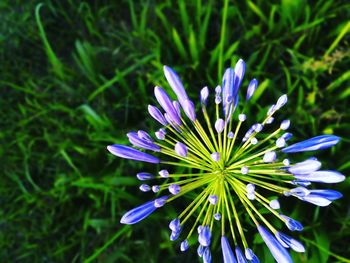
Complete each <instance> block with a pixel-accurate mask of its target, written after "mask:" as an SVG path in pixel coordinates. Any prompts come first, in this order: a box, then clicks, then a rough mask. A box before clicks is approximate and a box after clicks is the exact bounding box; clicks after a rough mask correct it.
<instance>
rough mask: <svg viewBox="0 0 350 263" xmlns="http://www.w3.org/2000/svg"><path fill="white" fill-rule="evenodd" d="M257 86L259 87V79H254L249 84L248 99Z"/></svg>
mask: <svg viewBox="0 0 350 263" xmlns="http://www.w3.org/2000/svg"><path fill="white" fill-rule="evenodd" d="M257 87H258V81H257V80H256V79H252V80H251V81H250V82H249V85H248V89H247V96H246V101H248V100H250V98H251V97H252V96H253V94H254V92H255V90H256V88H257Z"/></svg>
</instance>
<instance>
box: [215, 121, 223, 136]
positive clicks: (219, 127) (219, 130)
mask: <svg viewBox="0 0 350 263" xmlns="http://www.w3.org/2000/svg"><path fill="white" fill-rule="evenodd" d="M224 127H225V121H224V120H223V119H218V120H216V122H215V130H216V131H217V133H222V131H223V130H224Z"/></svg>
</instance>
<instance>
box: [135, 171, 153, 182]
mask: <svg viewBox="0 0 350 263" xmlns="http://www.w3.org/2000/svg"><path fill="white" fill-rule="evenodd" d="M136 177H137V179H139V180H140V181H145V180H150V179H153V178H154V176H153V175H152V174H150V173H138V174H136Z"/></svg>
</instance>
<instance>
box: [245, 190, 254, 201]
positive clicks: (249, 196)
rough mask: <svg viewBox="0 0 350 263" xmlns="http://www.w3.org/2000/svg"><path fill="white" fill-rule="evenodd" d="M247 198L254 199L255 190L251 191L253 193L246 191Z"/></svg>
mask: <svg viewBox="0 0 350 263" xmlns="http://www.w3.org/2000/svg"><path fill="white" fill-rule="evenodd" d="M247 198H248V199H249V200H255V192H253V193H247Z"/></svg>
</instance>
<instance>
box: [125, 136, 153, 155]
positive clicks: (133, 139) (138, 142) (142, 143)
mask: <svg viewBox="0 0 350 263" xmlns="http://www.w3.org/2000/svg"><path fill="white" fill-rule="evenodd" d="M127 136H128V138H129V141H130V143H131V144H132V145H134V146H137V147H139V148H142V149H146V150H151V151H155V152H159V151H160V147H159V146H158V145H156V144H154V143H153V142H150V141H146V140H143V139H140V137H139V135H138V133H136V132H129V133H127Z"/></svg>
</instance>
